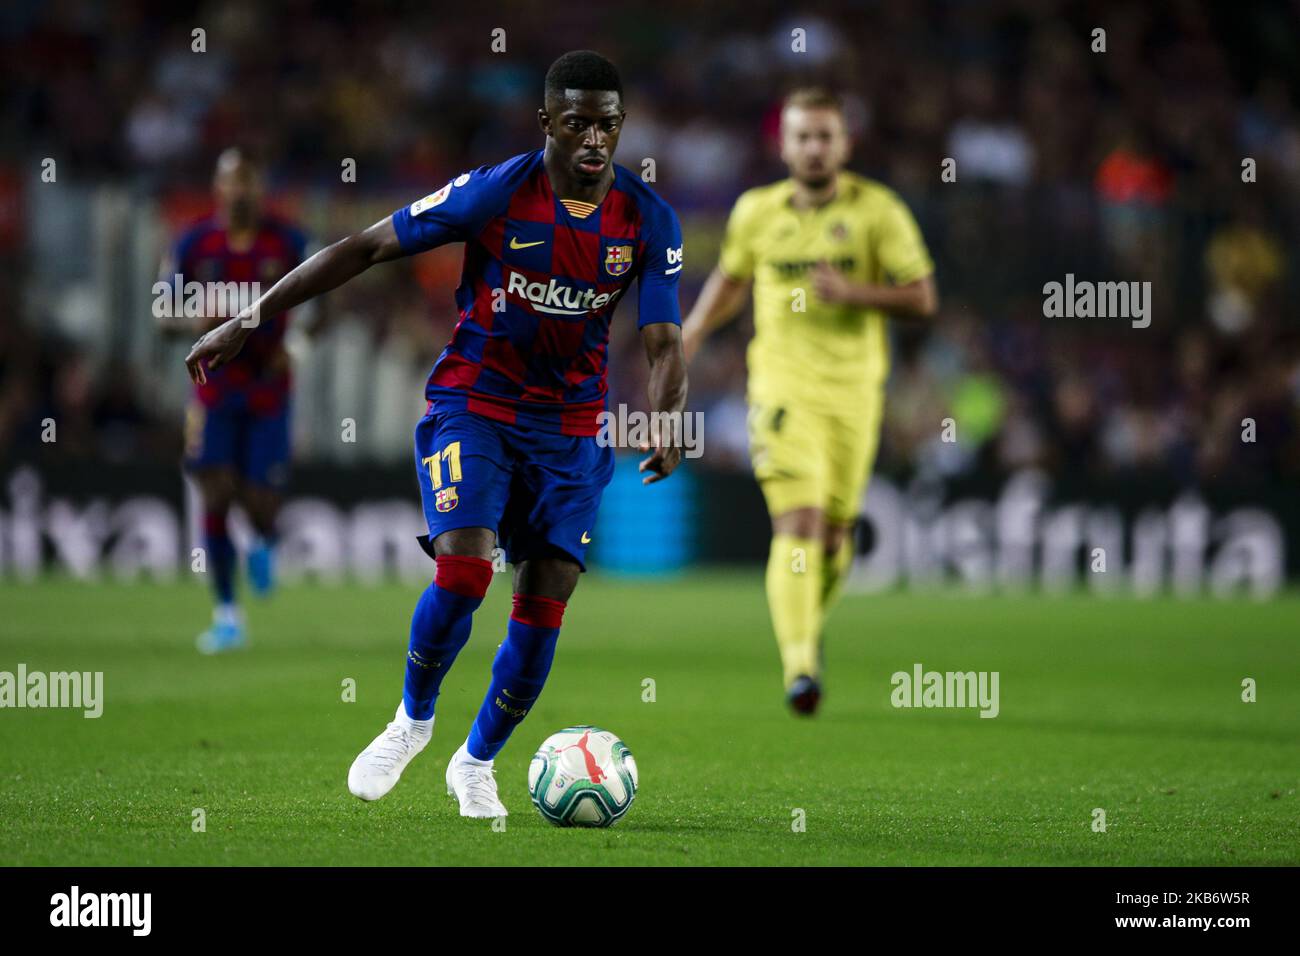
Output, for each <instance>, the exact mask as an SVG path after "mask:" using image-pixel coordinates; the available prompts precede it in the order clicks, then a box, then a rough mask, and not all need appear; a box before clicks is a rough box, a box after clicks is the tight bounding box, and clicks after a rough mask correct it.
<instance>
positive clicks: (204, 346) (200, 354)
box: [185, 316, 252, 385]
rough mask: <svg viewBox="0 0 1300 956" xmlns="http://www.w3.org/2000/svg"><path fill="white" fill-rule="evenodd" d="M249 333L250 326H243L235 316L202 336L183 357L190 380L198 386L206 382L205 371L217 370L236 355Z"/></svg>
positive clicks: (206, 375)
mask: <svg viewBox="0 0 1300 956" xmlns="http://www.w3.org/2000/svg"><path fill="white" fill-rule="evenodd" d="M251 331H252V327H251V326H249V327H246V326H244V324H243V322H242V320H241V318H240V317H239V316H235V318H233V319H230V320H228V321H226V322H223V323H221V324H220V325H218V326H217V327H216V328H215V329H213V330H212V331H211V332H208V333H207V334H206V335H204V336H203V337H202V338H201V339H199V340H198V341H197V342H195V343H194V347H193V348H192V349H190V354H189V355H187V356H185V368H186V369H188V370H189V373H190V378H191V379H192V380H193V381H194V382H196V383H198V384H199V385H202V384H204V383H205V382H207V380H208V374H207V370H209V369H218V368H220V367H221V366H223V365H225V364H226V363H227V362H229V361H230V360H231V359H232V358H234V357H235V356H236V355H238V354H239V350H240V349H241V348H243V346H244V340H245V339H247V338H248V334H249V332H251ZM205 363H206V365H207V369H205V368H204V364H205Z"/></svg>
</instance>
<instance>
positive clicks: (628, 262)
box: [605, 246, 632, 276]
mask: <svg viewBox="0 0 1300 956" xmlns="http://www.w3.org/2000/svg"><path fill="white" fill-rule="evenodd" d="M631 268H632V247H631V246H608V247H606V249H605V271H606V272H608V273H609V274H610V275H612V276H621V275H622V274H623V273H625V272H627V270H628V269H631Z"/></svg>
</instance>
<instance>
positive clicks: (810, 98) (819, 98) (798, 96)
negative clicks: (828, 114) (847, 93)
mask: <svg viewBox="0 0 1300 956" xmlns="http://www.w3.org/2000/svg"><path fill="white" fill-rule="evenodd" d="M782 105H783V106H784V107H785V108H789V107H791V106H798V107H802V108H803V109H809V110H835V111H836V112H839V113H843V112H844V103H843V101H842V100H841V99H840V98H839V95H838V94H836V93H834V92H832V91H831V90H828V89H826V88H825V87H824V86H801V87H799V88H797V89H794V90H791V91H790V93H789V94H788V95H787V96H786V98H785V103H784V104H782Z"/></svg>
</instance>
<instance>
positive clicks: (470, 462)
mask: <svg viewBox="0 0 1300 956" xmlns="http://www.w3.org/2000/svg"><path fill="white" fill-rule="evenodd" d="M415 468H416V473H417V475H418V477H419V481H420V498H421V500H422V502H423V504H424V518H425V522H426V523H427V524H428V526H429V536H428V538H427V539H422V541H421V543H422V544H423V545H424V547H425V550H426V551H427V552H428V553H429V554H433V547H432V542H433V539H435V538H437V537H438V535H440V534H442V533H443V532H444V531H452V530H454V529H456V528H491V529H495V530H496V532H497V540H498V542H499V543H500V545H501V547H502V548H504V549H505V552H506V560H507V561H509V562H510V563H511V564H518V563H519V562H520V561H524V560H527V559H528V558H531V557H541V556H543V555H548V554H549V555H554V554H556V552H557V551H558V552H560V553H562V554H564V555H567V556H569V557H571V558H572V559H573V560H574V561H576V562H577V563H578V566H579V567H581V568H582V569H583V570H584V571H585V570H586V569H587V566H586V557H587V546H588V545H589V544H590V543H591V530H592V528H593V527H594V526H595V524H596V511H597V510H598V509H599V508H600V496H601V494H602V493H603V492H604V490H605V486H606V485H608V484H609V482H610V479H611V478H612V477H613V476H614V449H613V448H611V447H609V446H608V445H605V446H602V445H600V444H598V442H597V440H596V436H594V435H590V436H577V435H554V434H550V433H548V432H540V431H537V430H536V429H530V428H527V427H523V426H518V425H508V424H505V423H503V422H498V421H494V420H492V419H490V418H485V417H483V416H482V415H479V414H477V413H475V412H470V411H466V410H464V409H448V410H439V409H438V408H436V407H435V408H432V409H431V410H430V411H429V413H428V414H427V415H425V416H424V418H422V419H421V420H420V423H419V424H418V425H416V426H415Z"/></svg>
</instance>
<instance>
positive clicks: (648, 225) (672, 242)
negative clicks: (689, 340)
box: [636, 202, 682, 329]
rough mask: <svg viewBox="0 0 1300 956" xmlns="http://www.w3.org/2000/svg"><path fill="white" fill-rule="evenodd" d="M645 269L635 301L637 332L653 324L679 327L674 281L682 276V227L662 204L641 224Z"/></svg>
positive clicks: (679, 314) (679, 310)
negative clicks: (663, 323) (667, 324)
mask: <svg viewBox="0 0 1300 956" xmlns="http://www.w3.org/2000/svg"><path fill="white" fill-rule="evenodd" d="M642 228H643V234H644V237H645V265H644V266H643V267H642V270H641V278H640V279H639V280H638V282H639V295H638V298H637V310H638V314H637V321H636V326H637V328H638V329H641V328H645V327H646V326H647V325H653V324H654V323H656V322H671V323H673V324H674V325H681V324H682V314H681V307H680V305H679V304H678V302H677V280H678V279H680V278H681V273H682V227H681V223H679V222H678V221H677V214H676V213H675V212H673V210H672V207H671V206H669V205H668V204H667V203H665V202H659V203H657V204H655V206H654V207H652V209H651V211H650V214H649V215H648V216H647V217H646V219H645V220H644V225H643V227H642Z"/></svg>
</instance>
